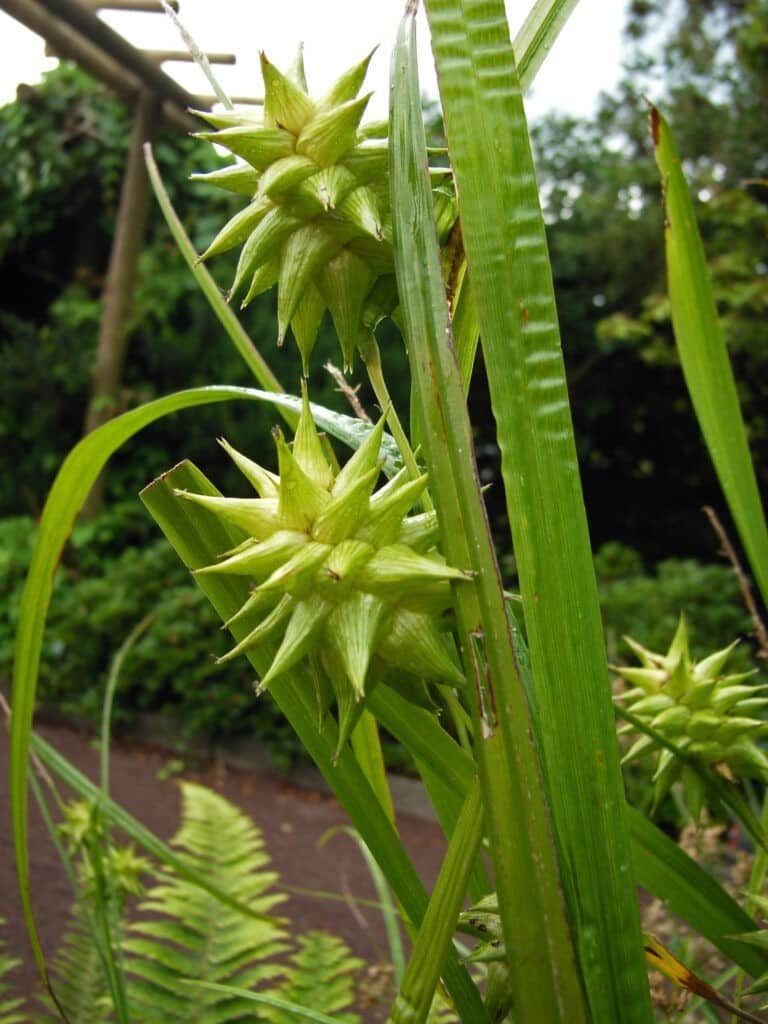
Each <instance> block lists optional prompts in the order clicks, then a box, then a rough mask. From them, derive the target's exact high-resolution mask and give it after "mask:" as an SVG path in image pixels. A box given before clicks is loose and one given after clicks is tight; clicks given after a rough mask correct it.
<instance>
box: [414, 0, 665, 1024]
mask: <svg viewBox="0 0 768 1024" xmlns="http://www.w3.org/2000/svg"><path fill="white" fill-rule="evenodd" d="M426 6H427V13H428V16H429V21H430V27H431V30H432V42H433V50H434V53H435V58H436V63H437V70H438V80H439V83H440V92H441V97H442V101H443V114H444V120H445V127H446V133H447V137H448V145H449V152H450V154H451V162H452V166H453V169H454V174H455V177H456V182H457V193H458V197H459V212H460V216H461V222H462V236H463V239H464V246H465V250H466V254H467V263H468V268H469V275H470V284H471V287H472V290H473V294H474V298H475V302H476V305H477V315H478V321H479V326H480V336H481V338H482V344H483V352H484V356H485V361H486V366H487V370H488V379H489V385H490V390H491V402H492V406H493V411H494V415H495V418H496V423H497V427H498V441H499V446H500V448H501V453H502V472H503V476H504V484H505V490H506V498H507V508H508V515H509V521H510V523H511V525H512V534H513V541H514V550H515V556H516V560H517V567H518V571H519V575H520V584H521V591H522V596H523V610H524V615H525V621H526V627H527V630H528V636H529V641H530V651H531V660H532V665H533V675H534V682H535V687H536V694H537V700H538V709H539V715H540V719H541V737H542V743H543V749H544V756H545V762H546V772H547V776H548V780H549V784H550V801H551V811H552V816H553V821H554V825H555V831H556V835H557V840H558V845H559V852H560V864H561V870H562V880H563V885H564V887H565V892H566V898H567V904H568V908H569V912H570V915H571V923H572V927H573V932H574V936H575V940H576V942H577V944H578V955H579V962H580V966H581V973H582V977H583V979H584V984H585V986H586V989H587V993H588V1000H589V1006H590V1011H591V1015H592V1019H593V1020H596V1021H608V1020H610V1021H615V1022H622V1024H624V1022H630V1021H632V1022H640V1021H642V1022H644V1024H645V1022H647V1021H649V1020H651V1005H650V998H649V994H648V985H647V978H646V971H645V964H644V962H643V955H642V941H641V932H640V921H639V912H638V907H637V900H636V896H635V892H634V887H633V884H632V873H631V860H630V845H629V836H628V830H627V823H626V818H625V812H624V797H623V788H622V782H621V774H620V771H619V758H618V750H617V742H616V735H615V729H614V723H613V710H612V706H611V693H610V687H609V682H608V671H607V665H606V661H605V651H604V642H603V635H602V628H601V623H600V612H599V607H598V602H597V591H596V586H595V580H594V571H593V568H592V561H591V552H590V546H589V536H588V532H587V525H586V516H585V512H584V505H583V499H582V494H581V486H580V481H579V475H578V466H577V460H576V448H575V443H574V438H573V428H572V424H571V418H570V410H569V405H568V394H567V388H566V382H565V373H564V367H563V360H562V353H561V349H560V340H559V331H558V325H557V315H556V311H555V305H554V295H553V289H552V278H551V272H550V268H549V260H548V255H547V247H546V239H545V235H544V225H543V219H542V216H541V210H540V208H539V201H538V193H537V188H536V179H535V173H534V168H533V158H532V154H531V149H530V140H529V137H528V131H527V126H526V121H525V113H524V110H523V104H522V95H521V90H520V83H519V79H518V74H517V70H516V67H515V62H514V56H513V52H512V47H511V45H510V41H509V27H508V25H507V21H506V16H505V11H504V4H503V2H502V0H463V2H462V0H427V5H426Z"/></svg>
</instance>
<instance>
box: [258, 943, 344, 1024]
mask: <svg viewBox="0 0 768 1024" xmlns="http://www.w3.org/2000/svg"><path fill="white" fill-rule="evenodd" d="M298 941H299V947H300V948H299V949H298V950H297V952H296V953H294V954H293V956H292V957H291V966H290V968H289V970H290V973H289V976H288V977H287V978H286V980H285V981H284V982H283V984H282V985H280V986H279V987H278V988H277V989H276V990H275V991H273V992H271V993H270V994H271V995H275V996H279V998H280V999H285V1000H286V1002H291V1003H296V1004H297V1005H299V1006H306V1007H311V1009H313V1010H318V1011H319V1012H320V1013H327V1014H332V1015H333V1017H334V1020H338V1021H339V1024H359V1021H360V1018H359V1017H358V1015H357V1014H356V1013H350V1012H341V1011H348V1010H349V1007H350V1006H351V1005H352V1003H353V1002H354V999H355V985H354V980H355V972H356V971H358V970H359V969H360V968H361V967H362V966H363V961H362V960H358V959H357V957H353V956H352V955H351V954H350V952H349V949H348V948H347V946H346V944H345V943H344V942H342V940H341V939H338V938H336V936H335V935H329V934H328V933H327V932H317V931H316V932H307V934H306V935H300V936H299V940H298ZM261 1012H262V1014H263V1016H264V1017H265V1018H266V1019H267V1020H269V1021H271V1022H272V1024H293V1022H294V1021H295V1016H294V1015H292V1014H290V1013H288V1012H286V1011H285V1010H277V1009H269V1008H268V1007H265V1008H264V1009H263V1010H262V1011H261Z"/></svg>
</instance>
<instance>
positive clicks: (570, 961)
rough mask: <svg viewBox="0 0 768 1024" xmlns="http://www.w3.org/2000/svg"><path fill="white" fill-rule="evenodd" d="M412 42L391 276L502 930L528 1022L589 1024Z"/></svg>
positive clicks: (403, 72) (398, 135)
mask: <svg viewBox="0 0 768 1024" xmlns="http://www.w3.org/2000/svg"><path fill="white" fill-rule="evenodd" d="M414 30H415V28H414V17H413V5H409V8H408V11H407V13H406V16H405V18H404V19H403V21H402V23H401V27H400V31H399V34H398V42H397V47H396V49H395V52H394V55H393V61H392V73H391V110H390V140H391V188H392V210H393V236H394V252H395V268H396V273H397V279H398V286H399V294H400V310H401V316H402V323H403V329H404V334H405V339H406V346H407V349H408V352H409V359H410V364H411V374H412V378H413V395H414V399H415V401H414V407H415V409H416V411H417V422H418V425H419V427H420V430H419V435H420V438H421V441H422V444H423V447H424V451H425V454H426V456H427V462H428V465H429V468H430V482H431V487H432V491H433V496H434V499H435V506H436V508H437V511H438V517H439V519H440V525H441V531H442V537H443V545H444V549H445V555H446V557H447V559H448V561H449V563H450V564H452V565H456V566H460V567H462V568H465V569H472V570H473V572H474V573H475V580H474V581H473V582H472V583H460V584H458V585H455V588H454V600H455V605H456V615H457V623H458V633H459V640H460V643H461V647H462V657H463V661H464V666H465V670H466V672H467V677H468V680H469V682H470V688H471V692H472V698H473V699H472V706H473V721H474V735H475V740H476V743H477V746H478V760H479V765H480V777H481V783H482V789H483V799H484V801H485V808H486V814H487V818H488V829H489V837H490V845H491V856H492V859H493V863H494V872H495V878H496V885H497V888H498V891H499V902H500V906H501V913H502V923H503V928H504V934H505V939H506V942H507V948H508V949H509V950H514V956H511V957H510V971H511V974H512V978H513V988H514V992H515V997H516V1006H517V1008H518V1012H519V1014H520V1016H521V1019H525V1020H530V1021H535V1020H548V1021H553V1022H554V1021H557V1020H563V1021H564V1020H568V1021H570V1022H573V1024H576V1022H577V1021H582V1020H585V1019H586V1015H585V1012H584V1003H583V993H582V990H581V983H580V979H579V977H578V973H577V970H576V965H575V962H574V953H573V947H572V944H571V939H570V935H569V929H568V924H567V921H566V918H565V912H564V906H563V899H562V892H561V890H560V885H559V879H558V871H557V866H556V861H555V853H554V848H553V843H552V835H551V831H550V825H549V820H548V815H547V807H546V800H545V795H544V789H543V785H542V779H541V774H540V772H539V768H538V763H537V758H536V752H535V749H534V744H533V740H532V736H531V729H530V721H529V715H528V709H527V704H526V700H525V694H524V690H523V684H522V680H521V678H520V674H519V669H518V665H517V663H516V660H515V654H514V649H513V643H512V636H511V633H510V629H509V623H508V620H507V614H506V607H505V602H504V595H503V592H502V588H501V581H500V578H499V572H498V566H497V564H496V560H495V554H494V551H493V545H492V542H491V538H490V532H489V528H488V523H487V520H486V517H485V511H484V507H483V502H482V495H481V492H480V486H479V482H478V479H477V473H476V467H475V465H474V459H473V455H472V451H473V449H472V436H471V427H470V423H469V419H468V416H467V413H466V407H465V403H464V394H463V388H462V382H461V375H460V372H459V367H458V363H457V360H456V353H455V350H454V348H453V344H452V342H451V337H450V325H449V323H448V314H447V304H446V296H445V286H444V283H443V280H442V275H441V269H440V254H439V250H438V242H437V233H436V228H435V224H434V219H433V214H432V202H431V195H430V190H429V176H428V170H427V154H426V145H425V140H424V126H423V122H422V114H421V102H420V94H419V83H418V73H417V69H416V47H415V36H414ZM452 32H453V36H452V38H453V37H455V35H456V33H455V31H454V30H452ZM433 43H434V44H435V45H437V44H438V39H437V31H436V27H435V26H433ZM439 70H441V69H439ZM462 88H463V86H462ZM470 266H471V264H470ZM638 942H639V938H638Z"/></svg>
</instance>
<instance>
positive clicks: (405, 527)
mask: <svg viewBox="0 0 768 1024" xmlns="http://www.w3.org/2000/svg"><path fill="white" fill-rule="evenodd" d="M439 538H440V524H439V523H438V521H437V512H422V513H421V514H420V515H415V516H409V517H408V518H407V519H404V520H403V522H402V523H401V524H400V530H399V532H398V535H397V537H395V540H396V541H397V543H398V544H405V545H406V547H409V548H413V550H414V551H419V552H423V551H427V550H428V549H429V548H431V547H434V545H435V544H437V542H438V540H439Z"/></svg>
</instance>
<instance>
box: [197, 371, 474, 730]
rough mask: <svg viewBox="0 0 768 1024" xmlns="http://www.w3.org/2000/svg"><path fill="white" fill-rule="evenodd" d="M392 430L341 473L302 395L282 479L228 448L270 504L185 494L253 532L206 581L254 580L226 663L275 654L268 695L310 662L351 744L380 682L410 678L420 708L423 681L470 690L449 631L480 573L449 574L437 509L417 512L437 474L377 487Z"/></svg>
mask: <svg viewBox="0 0 768 1024" xmlns="http://www.w3.org/2000/svg"><path fill="white" fill-rule="evenodd" d="M383 432H384V419H383V418H382V419H381V420H379V422H378V423H377V424H376V426H375V427H374V428H373V429H372V430H371V432H370V434H369V435H368V437H367V439H366V440H365V441H364V442H363V444H362V445H361V446H360V447H359V448H358V449H357V451H356V452H355V453H354V454H353V455H352V457H351V458H350V459H349V461H348V462H347V463H346V464H345V465H344V466H343V467H342V468H341V470H340V471H338V472H335V471H334V469H332V467H331V465H330V464H329V462H328V460H327V459H326V457H325V454H324V451H323V447H322V443H321V440H320V438H319V436H318V434H317V431H316V429H315V425H314V422H313V419H312V414H311V411H310V406H309V401H308V398H307V393H306V388H304V389H303V402H302V411H301V415H300V418H299V423H298V426H297V429H296V436H295V439H294V442H293V448H292V449H291V448H290V447H289V445H288V444H287V442H286V440H285V438H284V437H283V434H282V432H281V431H280V430H278V429H276V430H275V431H274V438H275V444H276V447H277V460H278V473H277V474H274V473H271V472H269V471H268V470H266V469H264V468H263V467H261V466H259V465H257V464H256V463H255V462H252V461H251V460H250V459H248V458H246V456H244V455H242V454H240V453H239V452H237V451H235V450H234V449H233V448H232V447H231V446H230V445H228V444H227V443H226V442H222V444H223V446H224V448H225V450H226V451H227V452H228V454H229V455H230V456H231V457H232V459H233V461H234V462H235V464H236V465H237V467H238V469H239V470H240V471H241V472H242V473H243V475H244V476H245V477H246V478H247V479H248V481H249V482H250V483H251V484H252V486H253V487H254V489H255V490H256V492H257V494H258V497H255V498H222V497H211V496H207V495H202V494H191V493H188V492H186V491H179V492H177V494H178V495H179V497H181V498H183V499H185V500H187V501H192V502H195V503H197V504H198V505H201V506H202V507H203V508H207V509H209V510H210V511H211V512H213V513H215V514H216V515H217V516H219V517H220V518H221V519H222V520H224V521H226V522H227V523H230V524H233V525H235V526H237V527H239V528H241V529H242V530H244V531H245V532H246V533H247V534H248V537H247V539H246V540H244V541H243V543H241V544H240V545H238V547H237V548H235V549H234V550H233V551H228V552H225V553H224V554H223V555H222V557H221V560H220V561H218V562H216V563H215V564H214V565H210V566H206V567H205V568H202V569H198V570H197V572H198V573H230V574H234V575H237V576H245V577H248V578H249V579H250V580H251V581H252V582H253V589H252V592H251V594H250V596H249V598H248V599H247V601H246V602H245V604H244V605H243V607H242V608H241V609H240V610H239V611H238V612H237V614H236V615H235V616H233V618H232V619H231V620H230V622H229V623H227V625H232V624H234V623H235V622H240V623H241V624H242V623H247V625H248V626H249V627H250V628H249V629H248V632H247V634H246V635H245V637H244V638H243V639H242V640H241V641H240V642H239V643H238V644H237V645H236V646H235V647H234V648H233V649H232V650H231V651H229V652H228V653H227V654H226V655H224V657H223V658H222V659H220V660H222V661H227V660H229V659H230V658H234V657H236V656H237V655H239V654H241V653H243V652H244V651H247V650H248V649H249V648H251V647H254V646H256V645H258V644H269V645H270V647H271V649H274V648H275V646H276V650H275V653H274V657H273V658H272V662H271V665H270V667H269V669H268V671H267V672H266V673H265V674H264V676H263V677H262V679H261V680H260V682H259V684H258V690H257V692H262V691H263V690H265V689H266V688H267V687H268V686H269V685H270V683H271V682H272V681H273V680H274V679H276V678H277V677H278V676H280V675H281V674H282V673H284V672H286V671H288V670H289V669H291V668H293V667H294V666H295V665H297V664H298V663H299V662H302V661H305V660H307V661H308V662H309V665H310V667H311V669H312V673H313V676H314V678H315V679H316V680H318V691H319V692H322V690H323V687H324V686H325V688H326V689H327V685H326V684H330V690H331V692H332V694H333V696H334V697H335V699H336V702H337V705H338V709H339V719H340V725H341V738H340V743H341V742H343V741H344V739H345V738H346V736H347V735H348V734H349V730H350V728H351V727H352V725H353V724H354V721H355V720H356V718H357V716H358V715H359V713H360V710H361V707H362V700H363V698H364V697H365V694H366V692H367V691H368V690H369V688H370V686H371V685H373V684H375V683H377V682H379V681H383V682H388V681H389V680H390V679H392V682H393V684H394V685H397V686H398V687H400V686H401V685H402V684H403V682H404V681H405V682H406V683H408V682H409V681H412V682H413V683H414V690H415V696H416V698H418V697H419V694H418V681H419V680H420V679H427V680H433V681H440V682H446V683H449V684H452V685H462V684H463V683H464V676H463V673H462V671H461V669H460V668H459V666H458V663H457V661H456V659H455V657H454V655H453V653H452V649H451V646H450V644H448V643H447V642H446V639H445V637H444V636H443V635H442V632H441V626H442V627H443V629H445V628H446V619H445V612H446V610H447V609H448V608H449V607H450V605H451V583H452V582H454V581H465V580H467V579H469V578H471V574H470V573H466V572H463V571H461V570H460V569H455V568H452V567H451V566H449V565H446V563H445V560H444V559H443V558H442V557H441V556H440V555H439V554H438V553H437V551H436V550H435V547H434V545H435V543H436V541H437V537H438V524H437V519H436V517H435V513H434V512H422V513H417V514H414V515H408V513H409V511H410V510H411V509H412V508H413V507H414V506H415V505H416V504H417V503H418V502H419V500H420V499H421V497H422V495H423V493H424V491H425V488H426V485H427V476H426V474H424V475H422V476H420V477H418V478H417V479H415V480H411V479H409V477H408V475H407V472H406V471H405V470H403V471H401V472H400V473H398V474H397V475H396V476H394V477H393V478H392V479H391V480H389V481H388V482H387V483H386V484H385V485H384V486H382V487H380V488H379V489H378V490H376V489H375V488H376V483H377V481H378V479H379V476H380V474H381V465H382V463H381V461H380V458H379V452H380V448H381V442H382V437H383ZM393 676H394V678H392V677H393Z"/></svg>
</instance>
